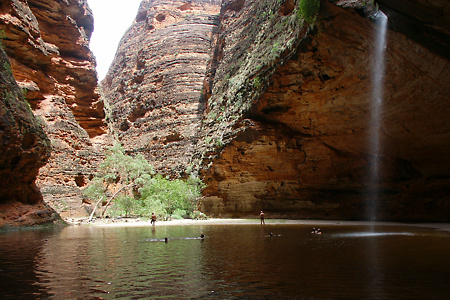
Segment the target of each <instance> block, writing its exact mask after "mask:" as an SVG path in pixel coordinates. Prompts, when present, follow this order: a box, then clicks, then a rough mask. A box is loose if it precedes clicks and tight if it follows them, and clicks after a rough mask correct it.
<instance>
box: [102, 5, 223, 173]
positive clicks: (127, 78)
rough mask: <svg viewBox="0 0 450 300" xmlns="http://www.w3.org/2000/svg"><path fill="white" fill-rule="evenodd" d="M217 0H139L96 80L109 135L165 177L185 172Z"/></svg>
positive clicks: (193, 140)
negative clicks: (104, 105)
mask: <svg viewBox="0 0 450 300" xmlns="http://www.w3.org/2000/svg"><path fill="white" fill-rule="evenodd" d="M220 2H221V1H217V0H194V1H150V0H145V1H142V3H141V6H140V8H139V12H138V14H137V16H136V19H135V21H134V23H133V25H132V26H131V27H130V29H129V30H128V31H127V33H126V34H125V36H124V37H123V39H122V41H121V43H120V45H119V48H118V50H117V53H116V57H115V59H114V62H113V64H112V66H111V68H110V70H109V72H108V74H107V76H106V78H105V79H104V80H103V81H102V89H103V91H104V94H105V102H107V103H108V104H107V111H108V112H109V113H108V115H107V118H108V120H107V121H108V123H109V124H110V127H111V129H112V131H113V133H114V135H115V136H116V137H117V138H118V139H119V140H120V141H121V143H122V144H123V145H124V146H125V149H126V151H127V152H129V153H142V154H144V155H145V156H146V158H147V159H148V160H149V161H150V162H151V164H152V165H153V166H154V167H155V169H156V170H158V171H160V172H162V173H164V174H170V175H172V176H180V175H183V174H186V173H190V171H191V170H190V168H189V167H188V166H189V162H190V161H191V160H192V156H193V154H194V147H195V144H196V141H197V139H198V136H199V131H200V130H201V129H200V126H201V121H202V117H203V110H204V100H203V95H202V89H203V81H204V79H205V74H206V72H207V66H208V63H209V62H210V60H211V57H212V54H213V53H212V52H213V50H214V45H215V44H214V37H215V31H217V28H218V25H219V10H220Z"/></svg>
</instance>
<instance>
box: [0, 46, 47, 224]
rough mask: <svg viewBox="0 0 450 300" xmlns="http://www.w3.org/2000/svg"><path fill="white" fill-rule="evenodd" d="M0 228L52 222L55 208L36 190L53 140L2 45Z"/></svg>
mask: <svg viewBox="0 0 450 300" xmlns="http://www.w3.org/2000/svg"><path fill="white" fill-rule="evenodd" d="M0 97H1V102H0V141H1V142H0V153H1V156H0V227H2V226H5V225H31V224H40V223H45V222H49V221H51V220H52V217H53V216H52V213H53V212H52V209H50V208H49V207H47V206H46V205H45V204H44V203H43V202H42V195H41V193H40V192H39V190H38V188H37V187H36V184H35V180H36V176H37V173H38V170H39V168H40V167H41V166H43V165H44V164H45V163H46V161H47V160H48V158H49V156H50V141H49V140H48V138H47V136H46V135H45V133H44V131H43V129H42V124H41V122H40V121H39V120H38V119H36V118H35V117H34V115H33V113H32V112H31V108H30V107H29V104H28V103H26V101H25V99H24V97H23V95H22V92H21V90H20V88H19V87H18V86H17V83H16V81H15V80H14V77H13V74H12V72H11V66H10V64H9V60H8V58H7V56H6V53H5V52H4V51H3V47H2V46H1V45H0Z"/></svg>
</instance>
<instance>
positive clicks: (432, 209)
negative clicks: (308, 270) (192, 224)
mask: <svg viewBox="0 0 450 300" xmlns="http://www.w3.org/2000/svg"><path fill="white" fill-rule="evenodd" d="M337 2H339V4H341V5H344V6H346V7H347V6H348V5H347V4H348V3H345V2H353V3H354V2H358V1H337ZM265 3H266V4H267V2H266V1H257V2H254V1H226V3H225V4H224V6H223V11H222V15H221V19H222V22H223V20H226V23H221V25H222V26H221V29H222V31H221V33H220V38H219V43H218V51H217V52H216V53H217V54H218V55H217V56H216V60H217V68H216V69H217V71H216V72H215V77H213V78H212V79H210V80H209V82H212V85H213V87H212V94H211V97H210V98H209V99H208V105H207V107H208V108H209V109H210V111H211V112H213V117H211V118H210V121H209V122H206V123H205V127H204V128H203V131H205V132H207V131H209V132H210V136H213V137H216V138H222V139H221V140H220V141H221V143H218V144H217V143H216V148H215V149H216V150H215V152H214V150H212V151H211V150H208V151H206V152H203V156H204V157H207V158H208V157H209V159H208V160H204V159H203V163H204V165H205V167H206V169H205V171H204V172H203V176H204V179H205V183H206V184H208V188H207V189H206V190H205V194H206V196H207V197H206V198H205V199H204V201H203V210H204V211H205V212H207V213H209V214H211V215H213V216H224V217H229V216H248V215H253V216H254V215H256V214H257V212H258V211H259V210H265V211H267V212H268V214H269V215H270V216H278V217H297V218H328V219H367V217H368V214H367V212H368V211H369V210H370V208H369V207H368V203H370V202H371V199H372V198H374V197H375V195H374V192H373V191H374V190H379V191H380V195H378V196H377V199H378V200H377V207H376V218H377V220H396V221H412V220H414V221H449V220H450V219H449V216H450V215H449V212H450V199H449V195H450V194H449V190H450V189H449V187H450V173H449V169H448V166H449V165H450V158H449V157H450V156H449V154H450V153H449V149H450V147H449V146H450V145H449V141H450V129H449V124H448V122H447V120H448V119H449V116H450V114H449V108H448V105H449V97H448V92H449V88H448V87H449V86H450V73H449V72H450V65H449V61H448V59H447V58H446V57H444V56H442V55H441V54H440V52H438V51H434V50H435V49H434V48H433V47H429V48H427V47H425V46H427V45H428V44H427V43H426V42H422V43H420V44H418V43H416V42H415V41H414V40H410V39H408V38H407V36H405V35H404V34H403V33H402V32H395V31H392V30H389V32H388V45H387V54H386V55H387V57H386V83H385V99H384V103H383V108H382V113H381V139H380V140H381V155H380V157H379V159H378V160H379V164H380V173H381V174H382V176H381V180H380V182H379V183H378V185H377V186H375V187H374V186H370V184H369V182H370V179H369V174H370V170H371V168H373V162H374V156H375V154H376V153H374V152H373V150H372V149H371V147H370V142H369V141H370V138H371V137H370V133H371V132H373V130H372V126H373V124H370V122H369V120H370V113H371V76H372V75H371V74H372V72H371V67H372V66H373V61H372V54H373V49H374V40H375V25H374V23H373V22H372V21H370V20H369V19H368V18H366V17H364V16H363V12H362V11H363V9H362V8H363V6H362V2H361V3H359V5H356V8H359V10H358V11H356V10H354V9H351V8H346V9H344V8H341V7H338V6H335V5H334V4H331V3H329V2H327V1H322V2H321V9H320V14H319V20H318V23H317V29H316V30H314V31H311V32H310V33H309V35H308V36H305V37H304V36H301V35H300V36H298V37H294V39H295V40H294V42H293V43H292V44H293V45H296V46H295V48H287V49H286V50H284V52H283V53H282V54H281V56H280V57H274V58H272V59H270V58H269V63H268V64H267V65H269V67H270V66H273V68H274V71H273V72H267V73H263V72H259V73H258V70H255V71H248V70H249V65H248V64H247V65H246V64H245V63H240V64H235V66H236V67H234V68H233V67H231V68H230V66H233V65H230V62H233V61H234V62H235V61H236V58H237V59H239V57H241V56H245V57H248V56H249V54H248V53H249V51H248V50H249V48H248V47H243V48H241V47H240V43H241V41H242V40H244V39H245V38H246V37H248V32H249V30H250V29H248V30H246V29H243V23H244V24H246V25H245V26H247V28H253V27H257V28H260V29H259V30H260V31H261V32H260V33H259V36H264V35H268V34H269V32H271V31H270V30H267V29H264V28H265V27H264V25H263V26H260V24H261V23H260V21H259V22H258V23H254V22H252V21H251V20H250V18H249V17H248V15H249V14H250V15H257V14H254V12H255V10H257V9H258V7H261V6H264V5H266V4H265ZM297 3H298V1H284V4H283V5H284V7H283V6H281V7H280V10H278V14H275V12H277V10H275V9H274V8H272V9H271V10H266V11H267V13H268V14H270V13H272V16H273V17H272V20H274V19H283V18H284V19H285V18H287V17H289V16H290V15H291V14H293V13H295V12H296V10H295V7H296V5H297ZM288 4H290V5H288ZM289 7H290V9H289ZM281 8H283V9H281ZM252 12H253V13H252ZM244 20H247V21H244ZM256 20H257V18H255V21H256ZM283 22H284V23H283V24H288V21H286V19H285V20H284V21H283ZM264 24H269V23H264ZM441 25H444V24H441ZM272 28H276V26H271V29H272ZM447 29H448V28H447ZM276 45H277V43H276V41H275V40H274V41H273V43H272V47H273V48H275V46H276ZM278 47H279V45H278ZM448 50H449V49H448V48H447V49H446V51H447V52H448ZM441 51H442V49H441ZM250 52H251V51H250ZM227 57H230V58H231V57H233V59H227ZM265 57H267V56H265ZM246 59H247V58H246ZM244 62H245V60H244ZM265 68H266V66H263V67H262V70H264V69H265ZM235 74H241V75H239V76H241V77H238V79H239V81H240V82H241V83H244V84H240V85H239V87H238V88H236V87H235V86H233V84H230V82H231V80H229V79H230V78H235ZM213 75H214V74H213ZM255 78H258V80H255ZM250 81H252V82H251V83H253V87H254V88H253V89H252V85H251V84H250V83H249V82H250ZM217 86H225V88H224V89H223V88H217ZM239 88H240V89H241V90H239ZM258 88H260V89H261V90H262V92H260V93H255V92H254V91H255V90H258ZM243 89H244V90H245V91H242V90H243ZM223 95H228V102H225V101H224V99H223ZM240 95H244V96H245V97H241V96H240ZM249 95H251V97H249ZM255 95H256V96H255ZM238 102H240V103H238ZM237 103H238V104H237ZM236 105H237V106H239V107H244V108H243V109H241V110H240V112H241V113H240V114H228V113H227V112H228V110H229V108H230V106H236ZM216 107H218V109H217V108H216ZM236 111H238V112H239V110H238V109H235V112H236ZM219 113H220V116H221V117H222V119H221V120H218V119H219V117H218V116H219ZM233 116H235V118H236V116H237V117H238V120H237V121H236V122H234V123H233V122H231V121H230V118H231V117H233ZM224 120H225V121H224ZM230 124H234V125H233V127H231V126H230ZM224 131H225V132H226V133H227V135H225V136H224V135H223V132H224ZM223 137H225V138H223ZM207 138H208V137H205V138H204V139H205V140H206V139H207ZM205 153H209V156H208V155H206V156H205Z"/></svg>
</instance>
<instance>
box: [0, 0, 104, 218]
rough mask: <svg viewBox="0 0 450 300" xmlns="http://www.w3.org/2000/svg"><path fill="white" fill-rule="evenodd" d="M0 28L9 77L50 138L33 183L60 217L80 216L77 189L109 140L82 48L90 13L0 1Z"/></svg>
mask: <svg viewBox="0 0 450 300" xmlns="http://www.w3.org/2000/svg"><path fill="white" fill-rule="evenodd" d="M0 29H1V30H2V35H3V40H2V43H3V46H4V49H5V52H6V53H7V55H8V57H9V59H10V61H11V70H12V72H13V74H14V77H15V79H16V81H17V82H18V84H19V86H20V87H21V88H22V90H23V91H24V93H25V98H26V100H27V101H28V102H29V103H30V105H31V108H32V110H33V112H34V114H35V115H37V116H39V117H40V119H41V120H42V123H43V125H44V130H45V132H46V134H47V135H48V137H49V138H50V141H51V148H52V155H51V157H50V159H49V162H48V164H46V165H45V166H44V167H43V168H41V169H40V171H39V175H38V178H37V185H38V187H39V188H40V190H41V192H42V193H43V195H44V200H45V202H47V203H48V204H50V205H51V206H52V207H53V208H55V209H56V210H57V211H58V212H59V213H61V214H62V215H64V214H65V215H66V216H70V215H72V214H86V212H85V211H84V209H83V203H82V201H83V199H82V194H81V189H80V188H82V187H83V186H84V185H85V183H86V182H87V181H88V179H89V177H91V176H92V175H93V173H94V172H95V168H96V165H97V163H98V161H99V159H100V158H101V153H102V151H103V149H104V144H105V143H106V144H108V143H109V140H108V139H107V138H106V139H105V138H104V134H105V133H106V126H105V124H104V122H103V118H104V112H103V103H102V102H100V101H99V98H100V97H99V94H98V93H97V92H96V87H97V75H96V71H95V58H94V57H93V55H92V53H91V51H90V50H89V47H88V45H89V38H90V36H91V33H92V30H93V16H92V13H91V11H90V9H89V7H88V6H87V2H86V1H85V0H67V1H66V0H65V1H57V0H29V1H19V0H11V1H2V2H1V4H0ZM42 165H43V164H38V165H37V166H36V167H38V166H39V167H40V166H42ZM36 170H37V169H36Z"/></svg>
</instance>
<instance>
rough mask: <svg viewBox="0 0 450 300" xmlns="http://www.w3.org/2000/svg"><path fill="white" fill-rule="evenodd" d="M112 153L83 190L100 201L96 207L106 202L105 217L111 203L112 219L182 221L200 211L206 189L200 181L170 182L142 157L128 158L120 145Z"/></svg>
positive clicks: (115, 146) (192, 179) (177, 180)
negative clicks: (118, 217)
mask: <svg viewBox="0 0 450 300" xmlns="http://www.w3.org/2000/svg"><path fill="white" fill-rule="evenodd" d="M109 150H110V154H109V155H108V156H107V157H106V158H105V160H104V161H103V163H102V164H101V166H100V171H99V172H98V174H97V175H96V176H95V177H94V179H93V180H92V181H91V183H90V184H89V186H88V187H87V188H86V189H85V190H84V194H85V196H87V197H88V198H91V199H94V200H97V205H96V207H97V206H98V205H99V204H100V202H105V208H104V210H103V213H102V215H103V214H104V212H105V211H106V209H107V208H108V205H109V204H110V203H113V204H112V207H111V214H112V215H123V214H124V215H125V216H126V217H128V216H129V215H135V216H146V217H150V216H151V214H152V213H155V214H156V215H157V216H159V217H167V216H172V215H174V214H176V215H177V216H180V217H183V216H188V215H189V214H190V213H191V212H193V211H194V210H196V209H197V207H198V204H199V199H200V196H201V190H202V189H203V188H204V185H203V183H202V182H201V180H200V179H198V178H196V177H193V176H191V177H189V178H188V179H187V180H181V179H175V180H169V179H167V178H165V177H163V176H162V175H159V174H156V175H155V172H154V170H153V167H152V166H151V165H150V164H149V163H148V161H147V160H146V159H145V158H144V157H143V156H142V155H137V156H135V157H132V156H129V155H126V154H125V151H124V149H123V147H122V146H120V145H118V144H117V145H114V146H113V147H111V148H109ZM93 213H94V212H93ZM93 213H92V215H93ZM92 215H91V216H92Z"/></svg>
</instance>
